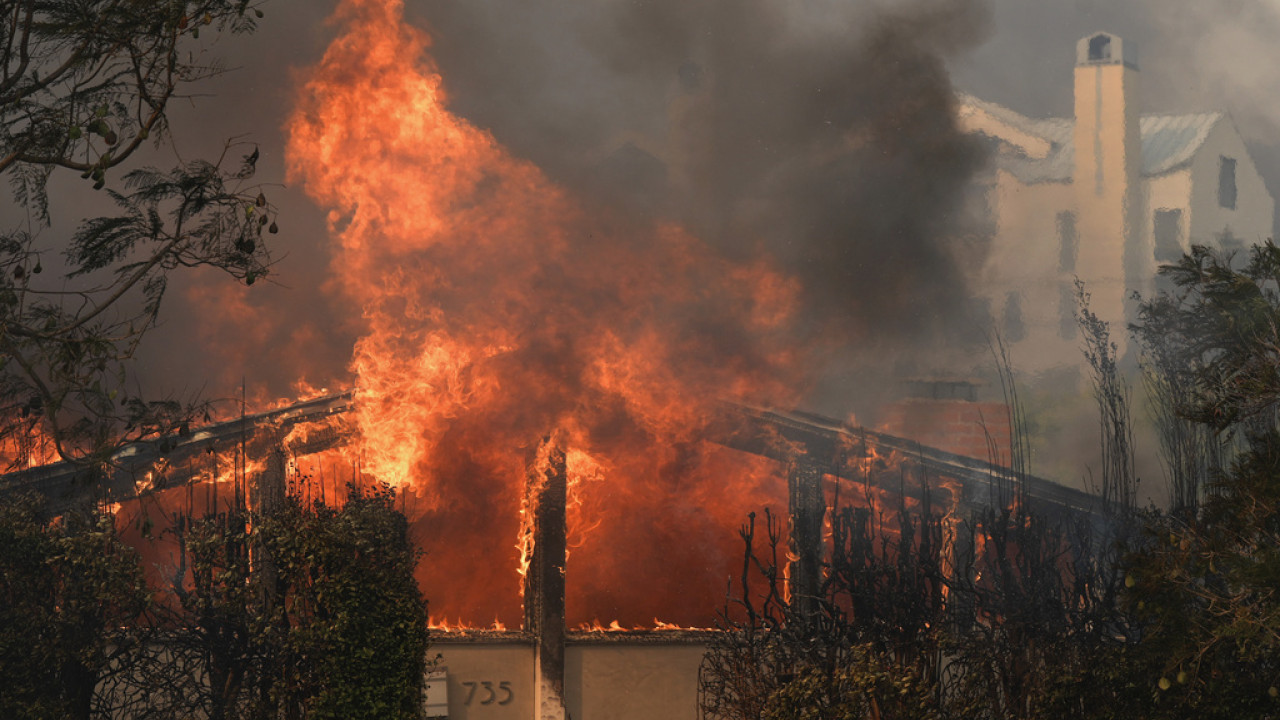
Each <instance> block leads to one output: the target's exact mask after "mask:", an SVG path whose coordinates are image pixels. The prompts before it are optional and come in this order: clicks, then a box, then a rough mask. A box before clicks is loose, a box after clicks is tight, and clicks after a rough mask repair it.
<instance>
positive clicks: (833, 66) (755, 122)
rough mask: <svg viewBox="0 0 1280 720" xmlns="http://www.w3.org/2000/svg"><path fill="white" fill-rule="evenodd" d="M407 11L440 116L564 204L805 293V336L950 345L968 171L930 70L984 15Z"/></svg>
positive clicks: (945, 8)
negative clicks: (434, 71) (480, 134)
mask: <svg viewBox="0 0 1280 720" xmlns="http://www.w3.org/2000/svg"><path fill="white" fill-rule="evenodd" d="M790 5H791V4H787V3H777V2H768V1H766V0H750V1H747V2H742V1H741V0H734V1H727V0H717V1H712V2H692V3H691V2H687V1H685V0H650V1H647V2H630V1H628V2H605V3H592V4H590V9H584V8H583V7H582V4H581V3H567V2H561V3H557V2H551V3H540V4H538V6H537V8H536V10H535V9H532V8H530V7H528V6H527V4H525V3H517V2H511V1H509V0H487V1H481V2H468V3H455V2H446V1H445V0H428V1H427V2H422V3H418V4H415V5H413V6H411V7H413V8H416V9H417V10H418V12H419V13H420V17H421V18H422V19H423V21H424V24H425V25H426V26H427V27H428V28H430V31H431V34H432V37H433V39H434V47H433V54H434V55H435V57H436V59H437V61H438V62H439V65H440V68H441V71H442V74H443V75H444V77H445V81H446V86H447V87H448V88H449V90H450V93H451V96H452V98H453V100H452V105H453V107H454V109H455V110H457V111H458V112H460V113H461V114H463V115H464V116H466V117H468V118H469V119H471V120H472V121H473V122H475V123H476V124H478V125H480V126H481V127H486V128H489V129H491V130H492V132H493V133H494V134H495V136H496V137H497V139H498V141H499V142H501V143H503V144H505V145H507V146H508V147H510V148H511V149H512V150H513V152H515V153H516V154H518V155H521V156H523V157H526V158H529V159H531V160H533V161H534V162H536V163H537V164H538V165H539V166H541V167H542V168H544V169H545V170H547V171H548V172H549V173H550V174H551V175H552V176H553V177H554V178H556V179H557V180H558V181H560V182H562V183H565V184H567V185H569V186H570V187H573V188H575V189H576V190H578V191H579V192H580V193H584V194H587V195H591V196H595V197H596V198H597V199H599V200H602V201H605V202H607V203H610V204H612V205H614V206H616V207H619V208H622V209H624V210H625V211H629V212H630V214H631V215H632V216H635V215H641V216H644V217H647V218H658V219H662V218H666V219H672V220H675V221H678V222H680V223H682V224H685V225H686V226H689V227H690V228H691V229H693V230H694V231H695V232H696V233H697V234H698V235H699V236H701V237H702V238H704V239H705V240H707V241H709V242H711V243H714V244H715V245H716V246H717V247H718V248H719V249H721V250H722V251H723V252H725V253H727V254H730V255H732V256H740V257H748V256H754V255H757V254H759V253H762V252H763V253H765V254H767V255H769V256H772V257H774V258H776V259H778V260H780V261H781V262H782V263H783V265H784V267H785V268H786V269H787V270H788V271H789V272H790V273H791V274H793V275H794V276H796V277H797V278H798V279H800V280H801V282H802V283H803V286H804V293H805V300H806V302H805V307H804V310H803V311H802V316H803V318H804V319H805V320H806V322H807V325H806V327H805V328H804V330H805V331H807V332H827V333H837V334H840V335H843V336H846V337H850V338H867V337H868V336H872V337H878V338H882V337H886V336H890V335H891V336H893V337H894V338H899V339H901V338H908V337H912V336H913V335H917V334H920V333H926V332H927V331H932V330H936V329H937V328H939V327H942V326H947V325H953V323H951V322H950V321H953V320H955V319H956V316H957V311H962V310H963V309H964V308H966V307H967V305H968V303H967V302H966V300H967V298H968V288H967V282H966V275H967V271H968V270H969V269H971V267H972V265H973V264H974V263H977V262H980V260H981V258H982V253H983V250H984V248H983V243H982V242H981V240H980V238H978V237H976V236H975V235H973V234H972V233H970V232H969V231H968V225H967V223H966V217H965V213H964V210H965V207H964V204H963V201H964V198H965V189H966V188H967V187H968V181H969V179H970V178H971V176H972V175H973V173H974V172H975V171H976V170H977V169H978V168H979V166H980V164H981V163H982V161H983V156H982V153H981V152H980V149H979V147H978V146H977V144H976V142H975V141H974V140H973V139H972V138H970V137H967V136H965V135H963V134H961V133H960V132H959V131H958V129H957V128H956V126H955V123H954V112H953V103H954V94H953V91H952V88H951V83H950V80H949V78H948V75H947V72H946V68H945V65H944V59H945V57H946V56H948V55H951V54H953V53H956V52H958V51H959V50H962V49H964V48H967V47H969V46H971V45H973V44H974V43H976V42H977V41H978V40H979V39H981V38H982V37H983V35H984V32H985V27H986V20H987V16H986V13H985V12H984V7H983V5H982V4H981V3H979V2H946V3H942V2H918V3H909V4H904V3H897V4H894V5H890V6H879V7H876V6H872V5H870V4H866V3H862V4H854V3H848V4H845V6H843V7H842V6H841V5H840V4H836V3H831V4H822V3H817V4H806V5H805V6H804V9H803V10H799V9H796V8H795V7H791V6H790Z"/></svg>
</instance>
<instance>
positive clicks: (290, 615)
mask: <svg viewBox="0 0 1280 720" xmlns="http://www.w3.org/2000/svg"><path fill="white" fill-rule="evenodd" d="M393 499H394V493H393V491H392V490H390V489H389V488H386V487H384V488H381V489H375V490H372V491H369V492H365V491H363V490H360V489H357V488H351V494H350V497H349V499H348V501H347V503H346V504H345V505H343V507H342V508H341V509H337V510H335V509H333V508H330V507H327V506H325V505H321V504H316V505H314V506H312V507H310V508H304V507H302V506H301V504H300V503H299V501H298V499H297V498H292V499H291V500H290V501H289V502H288V503H287V506H286V507H285V508H284V509H283V510H282V511H281V512H279V513H278V514H276V515H275V516H274V517H272V518H269V519H268V520H267V522H266V523H265V524H264V525H263V528H262V530H261V532H262V533H263V535H264V537H265V539H266V547H267V551H268V552H269V553H270V554H271V556H272V557H273V558H274V561H275V566H276V571H277V572H278V573H279V583H280V584H279V587H280V588H282V589H283V590H284V592H283V595H282V596H281V600H282V602H281V603H280V604H279V606H278V607H279V608H280V610H281V612H282V620H283V623H284V626H285V627H286V628H287V633H286V636H285V638H286V639H285V643H286V647H287V652H288V654H289V656H290V657H291V658H292V660H291V661H290V662H288V663H285V667H284V671H285V682H284V683H282V685H283V690H282V691H281V692H279V693H278V697H279V698H280V700H281V701H282V702H283V703H284V704H286V705H292V706H295V707H297V708H298V709H300V710H301V711H302V714H303V715H304V716H305V717H308V718H317V719H324V718H334V719H335V720H336V719H341V718H370V719H373V718H406V719H408V718H416V717H418V716H419V714H420V712H421V710H420V707H419V706H420V704H421V698H422V683H423V678H424V673H425V665H424V663H425V660H426V656H427V655H426V653H427V628H426V620H427V618H426V603H425V601H424V600H423V599H422V596H421V594H420V592H419V590H418V586H417V583H416V581H415V580H414V576H413V570H414V567H415V565H416V562H417V553H416V551H415V550H414V548H413V547H412V545H411V544H410V542H409V537H408V523H407V522H406V520H405V518H404V516H403V515H402V514H400V513H399V512H397V511H396V510H395V509H394V507H393V505H392V500H393Z"/></svg>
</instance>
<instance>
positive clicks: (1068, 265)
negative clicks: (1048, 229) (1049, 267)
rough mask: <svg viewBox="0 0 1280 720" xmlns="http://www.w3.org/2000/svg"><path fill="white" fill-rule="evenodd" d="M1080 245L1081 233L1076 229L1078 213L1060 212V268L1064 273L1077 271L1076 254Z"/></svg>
mask: <svg viewBox="0 0 1280 720" xmlns="http://www.w3.org/2000/svg"><path fill="white" fill-rule="evenodd" d="M1079 247H1080V235H1079V233H1078V232H1077V231H1076V214H1075V213H1073V212H1060V213H1058V270H1060V271H1062V272H1064V273H1073V272H1075V271H1076V255H1077V253H1078V252H1079Z"/></svg>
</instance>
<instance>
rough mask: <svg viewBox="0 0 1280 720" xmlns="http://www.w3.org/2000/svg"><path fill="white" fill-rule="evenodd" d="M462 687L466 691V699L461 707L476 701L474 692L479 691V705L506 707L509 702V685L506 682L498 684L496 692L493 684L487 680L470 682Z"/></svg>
mask: <svg viewBox="0 0 1280 720" xmlns="http://www.w3.org/2000/svg"><path fill="white" fill-rule="evenodd" d="M462 686H463V687H465V688H466V689H467V699H466V700H465V701H464V702H463V705H470V704H471V703H472V702H475V701H476V690H479V691H480V700H479V704H480V705H495V704H496V705H506V704H508V703H510V702H511V698H512V693H511V683H510V681H507V680H503V681H502V682H500V683H498V687H497V689H496V690H495V689H494V686H493V683H492V682H489V681H488V680H481V681H479V682H476V681H475V680H471V681H469V682H464V683H462ZM499 695H501V696H502V697H501V699H499V697H498V696H499Z"/></svg>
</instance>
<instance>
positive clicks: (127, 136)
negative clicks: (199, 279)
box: [0, 0, 277, 466]
mask: <svg viewBox="0 0 1280 720" xmlns="http://www.w3.org/2000/svg"><path fill="white" fill-rule="evenodd" d="M260 4H261V3H260V2H259V1H258V0H0V18H2V19H3V22H0V114H2V117H0V175H3V176H4V177H5V179H7V180H8V182H9V188H10V200H11V201H12V207H16V208H17V209H18V211H19V212H18V214H19V215H22V216H24V218H23V220H21V221H20V222H18V223H16V224H14V225H12V226H9V227H0V461H4V462H6V463H7V464H9V465H10V466H13V465H16V464H18V463H21V462H23V461H24V460H26V459H27V458H29V457H30V456H31V455H32V454H33V453H34V454H39V453H38V452H35V450H36V449H35V448H34V447H33V445H32V438H33V437H39V438H41V439H42V442H44V443H45V444H46V446H47V447H46V450H45V452H46V454H53V453H56V454H57V455H60V456H61V457H63V458H67V459H73V460H77V461H80V462H84V463H86V464H98V463H102V462H104V461H105V460H106V458H108V457H109V455H110V452H111V451H112V449H114V447H116V446H117V445H118V444H119V443H120V442H122V441H128V440H133V439H138V438H141V437H145V436H148V435H152V434H155V433H157V432H164V431H168V430H170V429H173V428H176V427H178V425H179V424H180V423H181V421H182V420H183V418H184V417H185V413H184V409H183V408H180V407H178V406H177V405H176V404H174V403H168V402H150V401H148V400H146V399H144V398H143V397H140V396H138V395H136V394H135V393H134V392H133V391H132V390H131V389H130V387H129V386H128V385H126V379H127V373H128V365H129V361H130V360H131V358H132V357H133V354H134V351H135V350H136V348H137V346H138V343H139V341H140V340H141V338H142V336H143V334H144V333H145V332H146V331H147V330H148V329H149V328H150V327H151V326H152V325H153V324H154V323H155V320H156V316H157V313H158V312H159V307H160V302H161V299H162V297H163V295H164V292H165V288H166V285H167V280H168V277H169V273H170V271H172V270H174V269H176V268H179V267H193V266H200V265H208V266H213V267H217V268H220V269H222V270H224V271H226V272H228V273H229V274H231V275H232V276H233V277H234V278H236V279H238V280H241V281H243V282H245V283H250V284H251V283H253V282H254V281H255V280H256V279H258V278H260V277H262V276H263V275H265V274H266V272H267V270H268V268H269V266H270V256H269V254H268V253H267V250H266V247H265V244H264V243H263V233H264V232H266V233H274V232H276V230H277V225H276V222H275V220H274V213H275V211H274V208H273V207H272V206H271V205H270V204H269V203H268V201H267V198H266V197H265V195H263V194H262V192H261V190H260V188H258V187H256V186H253V185H251V178H252V177H253V174H254V169H255V164H256V163H257V160H258V151H257V149H256V148H254V147H251V146H247V145H244V146H236V145H235V144H228V146H227V148H226V150H225V151H224V152H223V153H222V156H221V157H218V158H216V159H209V160H193V161H189V162H184V163H181V164H179V165H178V166H176V167H173V168H171V169H168V170H160V169H156V168H151V167H143V166H141V165H140V162H139V159H140V156H141V154H142V153H141V152H140V150H142V149H143V146H144V145H145V144H147V143H148V142H150V143H151V144H153V145H155V146H156V147H159V146H160V144H161V141H162V140H163V139H165V137H166V135H167V133H168V131H169V125H168V116H167V114H166V113H167V110H168V107H169V103H170V101H171V100H172V99H174V98H176V97H180V96H181V94H182V93H183V92H184V91H185V89H186V88H188V87H190V86H192V84H193V83H197V82H199V81H200V80H203V79H206V78H208V77H210V76H212V75H215V74H217V73H218V72H220V71H221V68H220V66H219V65H218V64H217V63H216V62H215V61H212V60H209V59H208V58H207V57H206V54H205V53H204V51H203V48H204V47H205V43H207V42H208V41H209V39H210V38H211V37H212V36H214V35H216V34H219V33H243V32H250V31H252V30H253V29H254V26H255V22H256V20H257V19H258V18H260V17H262V15H263V13H262V11H261V9H259V7H258V6H259V5H260ZM202 33H203V35H202ZM66 170H70V171H72V172H78V173H79V174H80V176H81V177H82V178H84V180H85V181H86V183H92V187H93V188H95V189H98V190H104V191H106V193H107V197H108V199H109V200H110V202H111V203H112V204H113V205H114V206H115V208H116V211H115V212H114V213H113V214H111V215H108V216H104V217H98V218H92V219H89V220H87V221H85V222H83V223H82V224H81V225H80V227H79V228H78V229H77V230H76V231H75V232H74V233H73V234H71V236H70V237H59V236H57V235H56V234H55V233H54V232H53V231H52V229H51V222H50V221H51V217H52V216H53V214H54V213H60V214H67V213H76V212H78V211H79V209H78V208H67V207H57V206H56V205H55V204H54V203H53V202H52V201H51V198H50V195H49V193H48V190H47V183H48V181H49V179H50V177H51V176H52V175H53V173H55V172H58V171H66ZM51 236H52V237H51ZM46 268H47V269H49V270H50V272H47V273H46V272H45V270H46ZM49 450H52V453H50V452H49ZM40 459H44V458H40Z"/></svg>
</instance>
